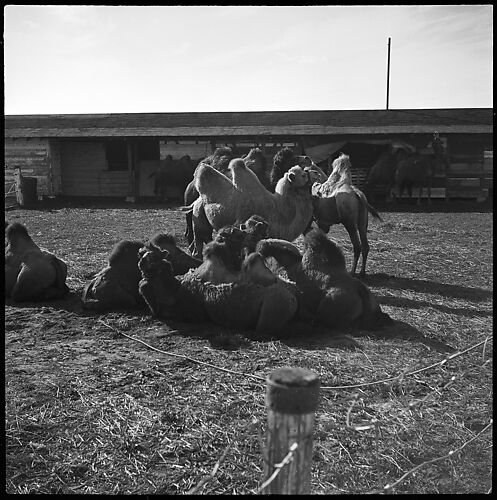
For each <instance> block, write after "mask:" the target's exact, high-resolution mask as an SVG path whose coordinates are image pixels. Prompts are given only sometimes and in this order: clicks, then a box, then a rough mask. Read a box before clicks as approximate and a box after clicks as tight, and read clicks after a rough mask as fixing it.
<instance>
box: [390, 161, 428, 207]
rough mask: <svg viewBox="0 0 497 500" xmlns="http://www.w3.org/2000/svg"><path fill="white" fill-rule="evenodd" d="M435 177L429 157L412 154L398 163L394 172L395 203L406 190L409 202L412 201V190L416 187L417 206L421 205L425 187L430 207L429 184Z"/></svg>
mask: <svg viewBox="0 0 497 500" xmlns="http://www.w3.org/2000/svg"><path fill="white" fill-rule="evenodd" d="M434 175H435V162H434V159H433V158H431V157H429V156H421V155H420V154H418V153H414V154H413V155H411V156H409V157H408V158H406V159H405V160H401V161H399V163H398V164H397V169H396V170H395V191H394V193H395V194H394V196H395V198H396V201H397V202H398V199H399V198H400V197H401V196H402V193H403V192H404V189H407V193H408V195H409V201H411V200H412V188H413V187H418V201H417V203H418V205H420V204H421V193H422V191H423V187H424V186H426V188H427V191H428V205H431V183H432V179H433V176H434Z"/></svg>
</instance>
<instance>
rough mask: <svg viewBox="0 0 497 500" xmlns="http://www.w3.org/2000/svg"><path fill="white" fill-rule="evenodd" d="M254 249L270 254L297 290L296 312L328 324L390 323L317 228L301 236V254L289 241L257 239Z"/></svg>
mask: <svg viewBox="0 0 497 500" xmlns="http://www.w3.org/2000/svg"><path fill="white" fill-rule="evenodd" d="M257 251H258V252H259V253H260V254H261V255H262V256H264V257H274V258H275V259H276V261H277V262H278V263H279V264H280V265H281V266H282V267H283V268H284V270H285V271H286V273H287V275H288V277H289V278H290V280H292V281H294V282H295V283H296V286H297V288H298V289H299V291H300V303H299V308H300V316H301V318H302V319H307V320H311V321H316V322H317V323H320V324H322V325H325V326H327V327H329V328H335V329H343V328H347V327H360V328H364V329H368V330H374V329H377V328H380V327H382V326H384V325H389V324H391V323H393V321H392V319H391V318H390V316H388V314H386V313H384V312H382V311H381V309H380V306H379V304H378V302H377V300H376V298H375V297H374V296H373V294H372V293H371V291H370V290H369V289H368V287H367V286H366V285H365V284H364V283H362V282H361V281H360V280H359V279H357V278H354V277H352V276H351V275H350V274H349V273H348V272H347V270H346V267H345V257H344V255H343V253H342V251H341V250H340V248H339V247H338V246H337V245H336V243H334V242H333V241H331V240H329V239H328V238H327V237H326V235H325V234H324V233H323V232H322V231H321V230H319V229H313V230H312V231H310V232H308V233H307V234H306V235H305V236H304V252H303V254H302V255H301V254H300V252H299V250H298V248H297V247H295V245H293V244H292V243H289V242H287V241H282V240H278V239H266V240H261V241H260V242H259V244H258V245H257Z"/></svg>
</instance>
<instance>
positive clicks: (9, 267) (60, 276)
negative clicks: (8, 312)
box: [5, 222, 69, 302]
mask: <svg viewBox="0 0 497 500" xmlns="http://www.w3.org/2000/svg"><path fill="white" fill-rule="evenodd" d="M5 224H6V229H5V238H6V243H7V244H6V247H5V296H6V297H10V298H12V300H14V301H16V302H25V301H38V300H51V299H60V298H63V297H64V296H65V295H67V293H68V292H69V288H68V287H67V285H66V278H67V265H66V263H65V262H64V261H63V260H61V259H59V258H58V257H56V256H55V255H53V254H52V253H51V252H49V251H47V250H44V249H41V248H40V247H39V246H38V245H37V244H36V243H35V242H34V241H33V240H32V239H31V237H30V236H29V234H28V231H27V229H26V227H25V226H24V225H23V224H20V223H19V222H14V223H12V224H7V222H6V223H5Z"/></svg>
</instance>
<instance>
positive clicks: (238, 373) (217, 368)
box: [98, 319, 266, 383]
mask: <svg viewBox="0 0 497 500" xmlns="http://www.w3.org/2000/svg"><path fill="white" fill-rule="evenodd" d="M98 321H99V322H100V323H102V324H103V325H105V326H106V327H107V328H110V329H111V330H113V331H114V332H116V333H119V335H123V336H124V337H127V338H128V339H131V340H134V341H135V342H140V344H143V345H145V346H147V347H148V348H149V349H152V350H153V351H157V352H160V353H161V354H166V355H167V356H173V357H175V358H181V359H185V360H187V361H191V362H192V363H196V364H198V365H203V366H208V367H209V368H214V369H216V370H221V371H222V372H226V373H231V374H233V375H243V376H244V377H251V378H254V379H256V380H259V381H261V382H264V383H265V382H266V379H265V378H263V377H259V376H257V375H252V374H251V373H243V372H236V371H234V370H229V369H228V368H221V367H220V366H216V365H212V364H210V363H206V362H205V361H199V360H198V359H195V358H190V357H188V356H185V355H183V354H176V353H174V352H168V351H163V350H162V349H158V348H157V347H154V346H151V345H150V344H147V343H146V342H144V341H143V340H140V339H137V338H135V337H131V335H127V334H125V333H123V332H121V331H120V330H118V329H117V328H114V327H113V326H111V325H108V324H107V323H106V322H105V321H103V320H101V319H99V320H98Z"/></svg>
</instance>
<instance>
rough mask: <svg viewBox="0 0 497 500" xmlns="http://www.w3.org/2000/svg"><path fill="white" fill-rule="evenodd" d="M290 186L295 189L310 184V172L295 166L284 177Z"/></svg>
mask: <svg viewBox="0 0 497 500" xmlns="http://www.w3.org/2000/svg"><path fill="white" fill-rule="evenodd" d="M284 177H285V178H286V179H287V181H288V182H289V183H290V185H291V186H292V187H294V188H300V187H304V186H307V185H308V184H309V181H310V178H309V172H308V171H307V170H305V169H303V168H302V167H301V166H300V165H295V166H293V167H292V168H290V170H288V172H287V173H286V174H285V175H284Z"/></svg>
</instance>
